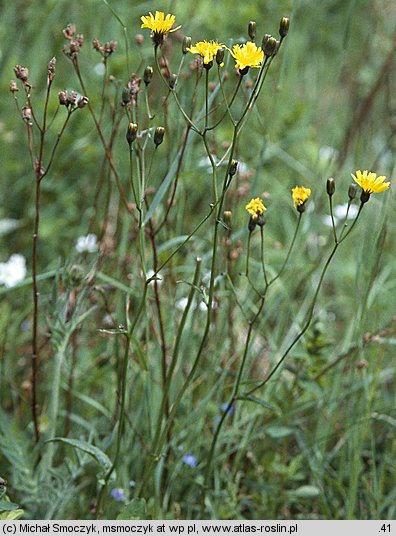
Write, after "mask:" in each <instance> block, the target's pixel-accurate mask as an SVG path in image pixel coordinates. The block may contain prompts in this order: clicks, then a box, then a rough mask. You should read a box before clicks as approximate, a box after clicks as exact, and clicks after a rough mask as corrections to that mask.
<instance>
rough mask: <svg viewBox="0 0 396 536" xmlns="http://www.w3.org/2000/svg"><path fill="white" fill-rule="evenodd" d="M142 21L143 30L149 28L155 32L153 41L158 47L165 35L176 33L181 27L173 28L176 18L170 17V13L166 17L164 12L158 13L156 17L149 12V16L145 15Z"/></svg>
mask: <svg viewBox="0 0 396 536" xmlns="http://www.w3.org/2000/svg"><path fill="white" fill-rule="evenodd" d="M140 19H141V21H142V23H143V24H142V25H141V28H149V29H150V30H151V31H152V32H153V35H152V37H153V41H154V43H155V44H156V45H160V44H161V43H162V41H163V37H164V35H166V34H168V33H170V32H175V31H176V30H178V29H179V28H181V26H177V28H173V29H172V26H173V25H174V23H175V19H176V17H175V16H174V15H170V14H169V13H168V14H167V15H166V16H165V13H163V12H162V11H156V12H155V17H154V16H153V14H152V13H151V11H150V12H149V14H148V15H143V16H142V17H140Z"/></svg>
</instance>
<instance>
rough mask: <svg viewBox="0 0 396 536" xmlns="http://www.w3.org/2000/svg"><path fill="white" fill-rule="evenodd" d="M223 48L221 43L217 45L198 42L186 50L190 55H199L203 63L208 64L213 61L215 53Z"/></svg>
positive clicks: (215, 42)
mask: <svg viewBox="0 0 396 536" xmlns="http://www.w3.org/2000/svg"><path fill="white" fill-rule="evenodd" d="M224 46H225V45H223V43H218V42H217V41H198V42H197V43H195V45H194V46H193V47H190V48H188V49H187V50H188V51H189V52H191V53H192V54H199V55H200V56H201V58H203V62H204V63H205V64H208V63H210V62H211V61H213V59H214V57H215V56H216V54H217V51H218V50H219V49H220V48H222V47H224Z"/></svg>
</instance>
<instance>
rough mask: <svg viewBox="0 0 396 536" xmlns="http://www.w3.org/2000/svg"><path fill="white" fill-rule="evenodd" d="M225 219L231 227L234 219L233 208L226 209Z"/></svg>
mask: <svg viewBox="0 0 396 536" xmlns="http://www.w3.org/2000/svg"><path fill="white" fill-rule="evenodd" d="M223 220H224V223H225V224H226V225H227V227H231V221H232V212H231V210H225V211H224V212H223Z"/></svg>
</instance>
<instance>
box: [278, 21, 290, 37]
mask: <svg viewBox="0 0 396 536" xmlns="http://www.w3.org/2000/svg"><path fill="white" fill-rule="evenodd" d="M289 26H290V20H289V19H288V18H287V17H282V18H281V21H280V24H279V35H280V36H281V37H282V39H283V38H284V37H286V36H287V34H288V33H289Z"/></svg>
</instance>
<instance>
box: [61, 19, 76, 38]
mask: <svg viewBox="0 0 396 536" xmlns="http://www.w3.org/2000/svg"><path fill="white" fill-rule="evenodd" d="M75 33H76V25H75V24H73V23H70V24H68V25H67V26H66V28H64V29H63V35H64V36H65V38H66V39H67V40H68V41H71V40H72V39H73V37H74V35H75Z"/></svg>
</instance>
